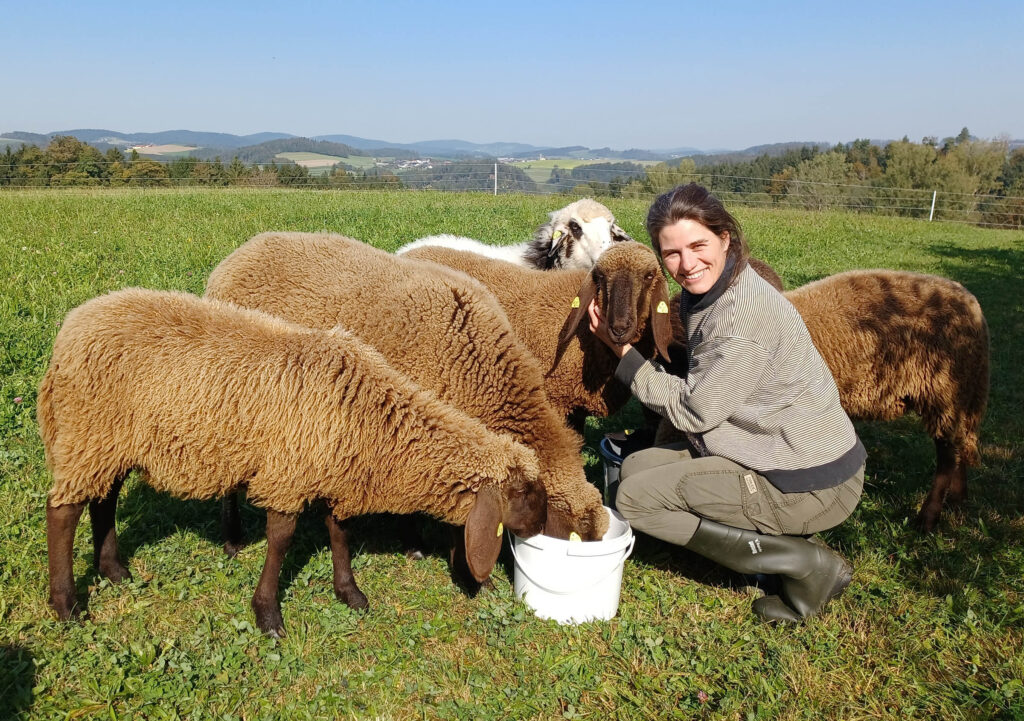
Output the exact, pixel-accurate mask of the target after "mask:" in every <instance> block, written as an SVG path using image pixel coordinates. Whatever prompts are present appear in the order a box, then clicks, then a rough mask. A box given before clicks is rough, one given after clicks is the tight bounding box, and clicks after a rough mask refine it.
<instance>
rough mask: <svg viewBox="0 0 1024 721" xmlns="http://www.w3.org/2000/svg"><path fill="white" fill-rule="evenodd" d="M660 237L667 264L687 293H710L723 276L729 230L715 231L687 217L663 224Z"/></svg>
mask: <svg viewBox="0 0 1024 721" xmlns="http://www.w3.org/2000/svg"><path fill="white" fill-rule="evenodd" d="M658 239H659V240H660V241H661V257H662V259H663V260H664V261H665V268H666V269H668V272H669V273H670V274H671V275H672V277H673V278H675V279H676V282H677V283H679V285H681V286H683V289H684V290H686V291H687V292H688V293H693V294H695V295H700V294H702V293H707V292H708V291H709V290H711V286H713V285H714V284H715V281H717V280H718V279H719V278H720V277H721V276H722V271H723V270H724V269H725V258H726V254H727V252H728V250H729V232H728V231H726V232H725V233H723V234H722V235H720V236H719V235H715V234H714V233H712V232H711V230H710V229H708V227H707V226H705V225H702V224H700V223H698V222H697V221H696V220H690V219H688V218H684V219H683V220H679V221H676V222H675V223H673V224H672V225H666V226H665V227H664V228H662V229H661V232H660V233H659V234H658Z"/></svg>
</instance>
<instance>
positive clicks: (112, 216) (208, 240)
mask: <svg viewBox="0 0 1024 721" xmlns="http://www.w3.org/2000/svg"><path fill="white" fill-rule="evenodd" d="M562 204H564V203H562V202H561V201H557V200H556V199H552V198H543V197H540V198H538V197H525V196H498V197H492V196H488V195H468V194H440V193H427V192H422V193H404V194H401V193H398V194H388V193H370V192H365V193H362V192H361V193H355V192H353V193H341V192H334V193H332V192H316V191H283V190H269V191H252V190H234V189H227V190H214V191H210V190H183V191H146V192H139V191H124V192H118V191H108V192H94V191H69V192H57V191H49V192H18V193H0V280H2V290H0V336H2V346H0V349H2V350H0V429H2V434H0V718H40V719H43V718H46V719H49V718H108V719H109V718H153V719H162V718H196V719H199V718H247V719H254V718H268V719H270V718H338V717H341V718H412V717H416V718H419V717H423V718H496V717H502V718H587V719H602V720H603V719H606V718H636V719H646V718H727V719H748V718H754V719H776V718H783V719H797V718H808V719H816V718H821V717H824V718H836V719H839V718H842V719H853V718H857V719H860V718H895V717H904V716H906V717H914V718H922V717H931V718H936V719H940V718H941V719H960V718H967V719H976V718H977V719H981V718H1006V719H1009V718H1021V717H1024V687H1022V685H1021V679H1022V678H1024V652H1022V650H1021V649H1022V647H1024V638H1022V637H1024V552H1022V541H1021V539H1022V537H1024V520H1022V515H1024V489H1022V485H1021V479H1022V478H1024V458H1022V438H1024V421H1022V419H1021V409H1022V408H1024V392H1022V388H1024V371H1022V369H1024V342H1022V340H1021V339H1022V337H1024V301H1022V297H1024V282H1022V281H1021V270H1020V269H1021V268H1022V267H1024V236H1022V234H1021V233H1019V232H1018V233H1014V232H1009V231H993V230H985V229H979V228H973V227H969V226H961V225H950V224H939V223H934V224H929V223H925V222H920V221H909V220H899V219H887V218H873V217H868V216H862V215H849V214H841V213H828V214H812V213H800V212H772V211H766V210H747V209H743V208H739V209H737V214H738V215H739V216H740V219H741V220H742V221H743V223H744V225H745V228H746V230H747V232H748V235H749V237H750V239H751V244H752V246H753V249H754V252H755V254H756V255H758V256H760V257H762V258H764V259H765V260H767V261H769V262H770V263H771V264H772V265H774V266H775V268H776V269H777V270H778V271H779V272H780V273H781V275H782V276H783V278H784V279H785V281H786V283H787V286H789V287H792V286H795V285H798V284H800V283H803V282H806V281H808V280H811V279H814V278H818V277H821V276H822V275H825V274H828V273H832V272H836V271H840V270H844V269H848V268H859V267H864V268H868V267H890V268H904V269H909V270H918V271H924V272H929V273H938V274H941V275H945V276H949V277H952V278H955V279H957V280H959V281H961V282H962V283H964V284H965V285H966V286H967V287H968V288H969V289H970V290H971V291H972V292H974V293H975V294H976V295H977V296H978V298H979V300H980V301H981V304H982V307H983V308H984V310H985V313H986V315H987V318H988V321H989V324H990V328H991V335H992V361H993V376H992V392H991V399H990V404H989V412H988V415H987V418H986V421H985V425H984V428H983V436H982V441H983V443H982V454H983V466H982V467H981V468H979V469H975V470H974V472H973V473H972V474H971V478H970V492H971V496H970V499H969V500H968V502H967V504H966V505H965V506H964V507H963V508H962V509H959V510H956V511H954V512H950V513H947V514H946V516H945V517H944V520H943V521H942V523H941V525H940V528H939V530H938V532H937V533H936V534H934V535H933V536H931V537H922V536H921V535H919V534H918V533H917V532H916V531H914V530H913V529H912V528H911V527H910V526H909V524H908V523H907V518H908V516H909V515H911V514H912V513H913V511H914V510H915V508H916V506H917V505H918V503H919V502H920V501H921V499H922V497H923V494H924V491H925V490H926V489H927V487H928V485H929V483H930V477H931V473H932V470H933V467H934V458H933V450H932V446H931V442H930V441H929V439H928V438H927V437H926V436H925V435H924V433H923V432H922V431H921V429H920V427H919V425H918V424H917V422H916V421H915V420H914V419H910V418H908V419H903V420H901V421H899V422H895V423H889V424H881V423H878V424H860V425H859V426H858V428H859V431H860V433H861V436H862V438H863V439H864V441H865V444H866V446H867V447H868V451H869V454H870V455H869V461H868V485H867V488H866V491H865V495H864V499H863V501H862V502H861V504H860V506H859V508H858V509H857V511H856V512H855V514H854V515H853V517H852V518H851V519H850V520H849V521H847V522H846V523H845V524H843V525H842V526H840V527H839V528H838V529H835V530H834V531H832V532H829V533H826V534H824V535H825V537H826V539H827V540H828V542H829V543H830V544H831V545H832V546H834V547H836V548H838V549H840V550H841V551H842V552H843V553H844V554H845V555H846V556H847V557H848V558H850V559H851V560H852V562H853V563H854V564H855V566H856V569H857V571H856V576H855V579H854V582H853V584H852V585H851V587H850V589H849V590H848V591H847V593H846V594H845V595H844V596H843V597H842V598H841V599H839V600H837V601H836V602H834V603H832V604H831V605H830V607H829V609H828V613H826V614H825V615H823V616H822V617H820V618H817V619H815V620H813V621H812V622H811V623H809V624H807V625H806V626H803V627H800V628H772V627H767V626H763V625H761V624H759V623H757V622H756V621H755V620H754V619H753V617H752V616H751V614H750V611H749V607H750V602H751V600H752V598H753V595H752V593H751V592H748V591H745V590H743V589H742V588H740V587H739V584H738V583H737V582H736V579H735V578H733V577H731V576H730V575H728V574H727V573H725V572H723V571H720V570H718V569H715V568H713V567H710V566H709V565H708V564H706V563H705V562H703V561H702V560H701V559H699V558H696V557H694V556H691V555H690V554H688V553H686V552H684V551H680V550H678V549H674V548H672V547H669V546H667V545H664V544H661V543H658V542H655V541H653V540H651V539H649V538H641V539H640V540H639V542H638V543H637V547H636V550H635V552H634V555H633V557H632V559H630V560H629V561H628V562H627V564H626V568H625V574H624V582H623V589H622V602H621V606H620V612H619V615H618V617H617V618H615V619H614V620H612V621H610V622H607V623H594V624H589V625H584V626H581V627H564V628H563V627H559V626H557V625H555V624H553V623H550V622H545V621H541V620H538V619H536V618H534V617H533V616H532V615H531V613H530V612H529V611H528V609H526V608H525V607H524V606H523V605H522V604H520V603H518V602H517V601H516V600H514V598H513V594H512V591H511V588H510V572H509V570H508V567H507V565H505V566H503V567H500V568H499V569H498V570H497V573H496V588H495V589H494V590H493V591H490V592H485V593H482V594H480V595H479V596H477V597H476V598H468V597H466V596H465V595H464V594H463V593H461V592H460V591H459V590H458V589H457V588H455V587H454V586H453V585H451V583H450V582H449V580H448V574H447V570H446V564H445V562H444V551H443V543H442V538H443V537H442V535H441V534H440V532H439V531H438V530H437V529H436V528H431V530H430V533H429V539H430V540H431V542H432V550H431V552H430V553H429V554H428V557H427V559H426V560H425V561H421V562H413V561H409V560H407V559H406V558H405V557H404V555H402V553H401V549H400V547H399V545H398V543H397V541H396V540H395V534H394V523H393V522H392V521H390V520H385V521H380V520H378V519H366V520H365V521H361V522H360V523H359V524H358V526H357V535H356V541H355V547H354V553H355V557H354V567H355V572H356V575H357V578H358V580H359V583H360V585H361V587H362V588H363V590H364V591H365V592H366V593H367V595H368V596H369V598H370V603H371V608H370V610H369V612H368V613H365V614H360V613H353V612H351V611H349V610H348V609H347V608H346V607H344V606H342V605H341V604H339V603H338V602H337V601H336V600H335V599H334V597H333V594H332V591H331V582H330V576H331V562H330V557H329V553H328V550H327V548H326V543H327V540H326V534H325V532H324V529H323V525H322V523H321V522H320V519H319V516H320V515H321V514H322V511H318V510H316V509H314V510H312V511H311V512H309V513H307V514H305V515H304V516H303V518H302V519H301V520H300V524H299V533H298V534H297V536H296V540H295V543H294V546H293V550H292V552H291V553H290V555H289V558H288V561H287V563H286V566H285V571H284V577H283V580H282V589H283V597H282V602H283V603H282V608H283V612H284V618H285V626H286V629H287V631H288V634H289V635H288V637H287V638H286V639H284V640H283V641H272V640H269V639H266V638H263V637H261V636H260V634H259V633H258V632H256V631H254V629H253V618H252V614H251V611H250V610H249V598H250V597H251V595H252V592H253V590H254V587H255V584H256V580H257V578H258V575H259V571H260V568H261V566H262V560H263V552H264V549H265V544H264V542H263V541H262V540H259V541H257V542H256V543H254V545H252V546H250V547H248V548H247V549H246V550H244V551H243V552H242V553H241V554H240V556H239V557H238V558H237V559H234V560H230V559H227V558H226V557H224V555H223V554H222V552H221V550H220V541H219V532H218V528H217V526H218V524H217V514H218V506H217V504H216V503H201V502H185V501H178V500H175V499H173V498H169V497H167V496H163V495H160V494H157V493H155V492H153V491H151V490H149V489H148V487H146V486H145V485H143V484H141V483H139V482H137V481H136V480H134V479H132V480H130V481H129V483H128V485H127V486H126V489H125V492H124V493H123V494H122V503H121V507H120V508H119V513H118V532H119V534H120V537H121V543H122V551H123V553H124V556H125V558H126V561H127V563H128V565H129V566H130V568H131V570H132V572H133V574H134V577H135V580H134V581H133V582H131V583H127V584H122V585H120V586H112V585H110V584H108V583H107V582H106V581H101V580H99V579H98V577H97V575H96V574H95V572H94V571H93V569H92V566H91V562H92V559H91V557H92V551H91V543H90V536H89V530H88V525H89V524H88V523H87V522H83V523H82V524H81V525H80V527H79V533H78V536H77V540H76V545H75V575H76V579H77V580H78V583H79V591H80V593H81V594H85V593H88V595H89V608H90V613H89V618H88V620H86V621H84V622H81V623H59V622H57V621H56V620H55V618H54V617H53V614H52V612H51V611H50V609H49V608H48V607H47V604H46V598H47V570H46V539H45V522H44V516H45V514H44V507H45V500H46V493H47V490H48V489H49V486H50V483H51V480H50V478H49V475H48V473H47V471H46V469H45V466H44V462H43V452H42V446H41V443H40V440H39V437H38V429H37V426H36V423H35V396H36V388H37V386H38V383H39V380H40V378H41V376H42V374H43V372H44V370H45V367H46V363H47V360H48V358H49V354H50V347H51V344H52V341H53V338H54V335H55V334H56V332H57V328H58V324H59V323H60V321H61V319H62V318H63V316H64V315H65V314H66V313H67V311H68V310H70V309H71V308H73V307H74V306H76V305H77V304H79V303H81V302H83V301H85V300H87V299H88V298H91V297H93V296H95V295H97V294H99V293H103V292H106V291H109V290H112V289H116V288H121V287H125V286H146V287H151V288H168V289H170V288H173V289H180V290H185V291H189V292H193V293H201V292H202V290H203V285H204V281H205V279H206V277H207V275H208V274H209V273H210V271H211V270H212V269H213V268H214V267H215V266H216V265H217V263H218V262H220V260H221V259H223V258H224V257H225V256H226V255H227V254H228V253H229V252H230V251H231V250H232V249H233V248H235V247H236V246H237V245H239V244H240V243H242V242H243V241H244V240H245V239H246V238H248V237H249V236H251V235H253V234H255V233H257V232H260V231H264V230H269V229H291V230H304V231H319V230H332V231H338V232H342V233H346V234H348V235H352V236H355V237H358V238H361V239H363V240H366V241H367V242H370V243H372V244H374V245H377V246H379V247H381V248H385V249H388V250H392V249H394V248H396V247H397V246H398V245H400V244H401V243H404V242H407V241H409V240H412V239H413V238H416V237H420V236H424V235H429V234H432V233H439V232H452V233H457V234H461V235H469V236H471V237H476V238H481V239H483V240H488V241H501V240H508V239H522V238H526V237H528V236H529V235H531V233H532V231H533V230H534V228H535V227H536V226H537V225H539V224H540V223H541V222H543V221H544V219H545V218H546V214H547V213H548V212H549V211H551V210H552V209H554V208H555V207H557V206H559V205H562ZM607 204H608V205H609V207H610V208H611V209H612V211H613V212H614V213H615V214H616V217H617V218H618V220H619V222H620V224H621V225H622V226H623V227H624V228H625V229H626V231H627V232H629V233H630V234H632V235H633V236H634V237H636V238H643V237H645V235H644V232H643V226H642V218H643V217H644V214H645V213H646V203H644V202H642V201H621V200H608V201H607ZM19 399H20V400H19ZM637 421H638V413H637V409H636V407H635V406H633V405H631V406H629V407H628V408H627V409H626V410H625V411H624V412H623V413H622V414H620V416H619V417H616V418H612V419H607V420H601V421H597V420H595V419H592V420H591V421H590V422H589V425H588V432H587V442H588V445H589V446H591V447H593V446H594V445H595V444H596V442H597V440H598V439H599V438H600V434H601V433H602V432H603V431H604V430H605V429H606V428H607V429H610V428H617V427H622V426H624V425H635V424H636V423H637ZM585 456H586V460H587V464H588V473H590V474H591V477H592V479H593V480H595V481H596V480H597V478H598V477H599V475H600V469H599V467H598V464H597V460H596V455H595V454H594V453H593V452H592V451H590V450H588V451H586V453H585ZM261 516H262V514H261V513H260V512H259V511H258V509H253V508H246V509H245V515H244V520H245V523H246V531H247V534H248V535H249V536H250V537H251V538H260V536H261V529H260V523H261ZM701 692H703V693H704V694H707V698H706V700H702V699H704V696H703V695H699V694H701Z"/></svg>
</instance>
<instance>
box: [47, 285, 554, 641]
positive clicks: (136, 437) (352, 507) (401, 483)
mask: <svg viewBox="0 0 1024 721" xmlns="http://www.w3.org/2000/svg"><path fill="white" fill-rule="evenodd" d="M38 419H39V427H40V432H41V435H42V438H43V443H44V446H45V450H46V461H47V465H48V467H49V468H50V469H51V470H52V472H53V478H54V485H53V489H52V490H51V491H50V494H49V499H48V501H47V506H46V517H47V546H48V549H49V566H50V602H51V604H52V605H53V607H54V608H55V609H56V611H57V614H58V615H59V616H60V617H61V618H68V617H70V616H71V615H72V614H73V613H74V612H75V611H76V608H75V606H76V599H75V584H74V578H73V574H72V550H73V543H74V535H75V527H76V526H77V524H78V519H79V517H80V515H81V513H82V509H83V507H84V506H85V504H86V503H88V504H89V513H90V516H91V519H92V528H93V544H94V548H95V561H96V565H97V566H98V568H99V570H100V572H101V573H102V574H103V575H104V576H106V577H107V578H109V579H110V580H112V581H115V582H116V581H120V580H122V579H125V578H129V577H130V574H129V572H128V569H127V568H126V567H125V566H124V565H123V564H122V562H121V560H120V559H119V558H118V552H117V537H116V534H115V531H114V512H115V508H116V505H117V496H118V493H119V491H120V488H121V483H122V481H123V479H124V477H125V475H126V474H127V473H128V472H129V471H130V470H132V469H136V468H137V469H142V470H143V471H144V472H145V476H144V477H145V478H146V480H147V481H148V483H149V484H150V485H151V486H152V487H153V488H155V489H157V490H161V491H168V492H170V493H172V494H174V495H175V496H178V497H181V498H200V499H206V498H214V497H219V496H223V495H224V494H226V493H231V492H233V491H235V490H236V489H238V488H239V487H241V486H243V485H244V486H247V487H248V489H249V498H250V499H251V500H252V501H253V502H254V503H256V504H257V505H259V506H262V507H265V508H266V509H267V542H268V545H267V558H266V562H265V565H264V567H263V573H262V575H261V576H260V581H259V585H258V586H257V588H256V593H255V595H254V596H253V599H252V606H253V610H254V611H255V613H256V620H257V623H258V624H259V627H260V628H261V629H262V630H263V631H264V632H266V633H269V634H271V635H273V636H278V635H282V634H283V626H282V619H281V609H280V605H279V604H278V602H277V591H278V577H279V575H280V569H281V562H282V561H283V558H284V554H285V551H286V550H287V547H288V544H289V542H290V540H291V537H292V533H293V532H294V529H295V521H296V518H297V516H298V513H299V511H301V510H302V508H303V507H304V506H305V505H306V504H307V503H309V502H311V501H313V500H316V499H324V500H325V501H326V502H327V505H328V507H329V508H330V513H329V514H328V519H327V525H328V528H329V530H330V537H331V550H332V555H333V561H334V589H335V593H336V594H337V596H338V598H340V599H341V600H343V601H344V602H345V603H347V604H349V605H350V606H353V607H364V606H366V604H367V602H366V597H365V596H364V595H363V593H362V592H361V591H360V590H359V588H358V587H357V586H356V583H355V580H354V579H353V577H352V569H351V565H350V563H349V550H348V542H347V533H346V530H345V528H344V526H343V525H341V524H342V522H343V521H345V520H346V519H348V518H351V517H352V516H356V515H360V514H364V513H377V512H385V511H387V512H394V513H411V512H414V511H427V512H428V513H431V514H434V515H436V516H438V517H440V518H442V519H445V520H448V521H451V522H453V523H459V524H463V523H464V524H465V528H466V530H465V536H466V548H467V555H468V558H467V561H468V563H469V567H470V569H471V571H472V572H473V574H474V575H475V576H476V577H477V579H478V580H483V579H484V578H486V577H487V575H488V574H489V573H490V569H491V567H492V566H493V564H494V562H495V560H496V559H497V556H498V552H499V550H500V547H501V530H500V528H501V527H500V525H499V521H500V522H501V523H504V524H506V525H507V526H508V527H509V528H511V529H513V530H514V531H515V532H516V533H517V534H519V535H533V534H536V533H538V532H540V530H541V528H542V526H543V522H544V509H545V506H546V499H545V496H544V489H543V486H542V485H541V484H540V483H539V481H538V480H537V473H538V467H537V462H536V457H535V456H534V454H533V453H532V452H531V451H529V450H528V449H527V448H525V447H523V446H521V445H519V444H516V443H514V442H513V441H512V440H511V439H509V438H507V437H502V436H498V435H496V434H493V433H490V432H489V431H487V430H486V429H485V428H484V426H483V425H482V424H481V423H479V422H478V421H476V420H474V419H472V418H470V417H468V416H466V415H465V414H463V413H461V412H459V411H458V410H456V409H454V408H451V407H449V406H447V405H445V404H444V403H441V402H440V401H438V400H437V398H436V396H435V395H434V394H433V393H431V392H429V391H425V390H422V389H420V388H419V387H418V386H416V385H414V384H413V383H411V382H409V381H408V380H407V379H406V378H404V377H403V376H402V375H400V374H399V373H397V372H396V371H395V370H394V369H392V368H391V367H390V366H389V365H388V364H387V363H386V361H385V360H384V358H383V357H381V355H380V354H379V353H377V352H376V351H375V350H373V349H372V348H370V347H369V346H367V345H365V344H364V343H362V342H360V341H358V340H356V339H355V338H354V337H353V336H352V335H351V334H349V333H347V332H345V331H343V330H340V329H336V330H331V331H320V330H311V329H308V328H304V327H301V326H297V325H294V324H291V323H288V322H285V321H283V320H279V319H277V318H273V317H271V316H269V315H266V314H264V313H260V312H257V311H251V310H246V309H242V308H238V307H235V306H233V305H231V304H228V303H220V302H218V301H213V300H204V299H200V298H196V297H194V296H190V295H186V294H184V293H170V292H156V291H147V290H141V289H134V288H133V289H128V290H123V291H118V292H116V293H111V294H109V295H105V296H101V297H99V298H95V299H93V300H91V301H89V302H87V303H85V304H84V305H82V306H79V307H78V308H76V309H75V310H73V311H71V313H69V314H68V316H67V318H66V319H65V321H64V323H63V325H62V327H61V330H60V332H59V333H58V334H57V339H56V341H55V342H54V347H53V356H52V358H51V360H50V366H49V369H48V370H47V372H46V375H45V376H44V378H43V382H42V385H41V387H40V390H39V405H38Z"/></svg>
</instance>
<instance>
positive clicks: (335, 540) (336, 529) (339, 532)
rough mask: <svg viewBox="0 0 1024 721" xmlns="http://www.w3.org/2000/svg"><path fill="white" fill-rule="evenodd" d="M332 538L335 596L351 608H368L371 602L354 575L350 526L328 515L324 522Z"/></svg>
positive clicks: (330, 514) (332, 515)
mask: <svg viewBox="0 0 1024 721" xmlns="http://www.w3.org/2000/svg"><path fill="white" fill-rule="evenodd" d="M324 522H325V523H326V524H327V533H328V534H329V535H330V537H331V562H332V563H333V564H334V595H335V596H337V597H338V600H339V601H341V602H342V603H344V604H345V605H347V606H349V607H350V608H366V607H367V606H369V605H370V602H369V601H368V600H367V599H366V596H365V595H363V592H362V591H360V590H359V586H357V585H356V579H355V576H353V575H352V554H351V553H350V552H349V548H348V526H347V524H344V523H341V522H340V521H338V519H337V518H335V517H334V514H333V513H328V514H327V518H326V519H325V521H324Z"/></svg>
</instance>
